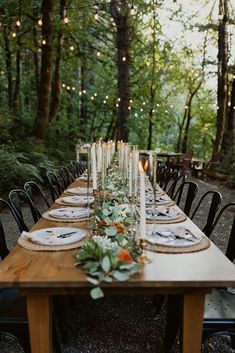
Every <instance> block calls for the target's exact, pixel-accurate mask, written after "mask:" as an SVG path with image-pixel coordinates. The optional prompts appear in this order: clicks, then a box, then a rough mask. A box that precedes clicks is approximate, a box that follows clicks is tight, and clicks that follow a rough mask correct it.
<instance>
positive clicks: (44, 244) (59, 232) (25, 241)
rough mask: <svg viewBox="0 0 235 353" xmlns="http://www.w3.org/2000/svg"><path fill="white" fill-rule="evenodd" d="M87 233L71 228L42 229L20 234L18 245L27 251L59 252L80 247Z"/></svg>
mask: <svg viewBox="0 0 235 353" xmlns="http://www.w3.org/2000/svg"><path fill="white" fill-rule="evenodd" d="M86 236H87V232H86V231H85V230H84V229H79V228H72V227H52V228H42V229H39V230H35V231H32V232H22V234H21V236H20V238H19V239H18V244H19V245H20V246H22V247H24V248H26V249H28V250H35V251H41V250H43V251H61V250H68V249H74V248H78V247H80V246H82V244H83V241H84V239H85V238H86Z"/></svg>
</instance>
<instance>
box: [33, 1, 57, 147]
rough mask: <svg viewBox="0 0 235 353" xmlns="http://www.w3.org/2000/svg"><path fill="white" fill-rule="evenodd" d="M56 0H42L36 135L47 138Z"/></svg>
mask: <svg viewBox="0 0 235 353" xmlns="http://www.w3.org/2000/svg"><path fill="white" fill-rule="evenodd" d="M53 10H54V0H42V8H41V11H42V54H41V75H40V85H39V94H38V107H37V113H36V117H35V122H34V135H35V136H36V137H38V138H39V139H42V140H43V139H45V137H46V134H47V132H48V127H49V114H50V101H51V76H52V74H51V73H52V16H53Z"/></svg>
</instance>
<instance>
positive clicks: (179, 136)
mask: <svg viewBox="0 0 235 353" xmlns="http://www.w3.org/2000/svg"><path fill="white" fill-rule="evenodd" d="M186 106H187V107H188V100H187V105H186ZM187 114H188V108H186V107H185V109H184V116H183V120H182V123H181V124H180V123H179V135H178V141H177V152H180V151H181V150H182V148H181V140H182V136H183V129H184V125H185V121H186V118H187Z"/></svg>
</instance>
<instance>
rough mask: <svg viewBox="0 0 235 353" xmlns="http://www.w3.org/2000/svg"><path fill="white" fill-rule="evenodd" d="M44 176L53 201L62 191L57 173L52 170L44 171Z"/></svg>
mask: <svg viewBox="0 0 235 353" xmlns="http://www.w3.org/2000/svg"><path fill="white" fill-rule="evenodd" d="M46 178H47V181H48V186H49V189H50V192H51V197H52V200H53V202H54V201H55V199H57V198H58V197H59V196H60V195H61V193H62V192H63V189H64V188H63V187H62V185H61V183H60V181H59V179H58V177H57V175H56V174H55V173H53V172H46Z"/></svg>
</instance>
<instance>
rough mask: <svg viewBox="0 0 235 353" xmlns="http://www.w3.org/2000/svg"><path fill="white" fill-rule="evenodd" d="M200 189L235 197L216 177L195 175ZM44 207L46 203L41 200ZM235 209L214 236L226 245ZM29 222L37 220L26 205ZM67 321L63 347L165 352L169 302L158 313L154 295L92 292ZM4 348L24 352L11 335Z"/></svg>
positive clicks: (210, 352)
mask: <svg viewBox="0 0 235 353" xmlns="http://www.w3.org/2000/svg"><path fill="white" fill-rule="evenodd" d="M196 182H197V183H198V185H199V195H198V196H197V199H199V197H200V196H201V195H203V194H204V193H205V192H206V191H208V190H217V191H219V192H220V193H221V194H222V196H223V205H225V204H227V203H228V202H232V201H235V190H232V189H229V188H227V187H226V186H223V185H220V184H219V183H217V182H211V181H210V182H205V181H200V180H196ZM40 207H42V205H41V206H40ZM206 209H207V204H206V205H204V206H203V207H202V210H201V211H200V214H199V216H198V217H197V218H195V223H196V224H197V225H198V226H200V225H202V224H203V223H202V220H203V216H204V213H205V211H206ZM234 212H235V210H233V211H231V212H228V213H227V214H226V216H225V217H223V219H222V222H221V224H220V227H217V228H216V231H215V232H214V234H213V237H212V240H213V241H214V242H215V243H216V244H217V245H218V246H219V248H220V249H221V250H222V251H224V249H225V247H226V243H227V239H228V234H229V229H228V227H227V225H228V224H231V219H232V217H233V215H234ZM25 214H26V215H27V219H28V223H29V224H32V221H31V219H30V217H29V215H28V213H27V211H26V213H25ZM3 219H4V222H7V226H8V229H9V227H10V232H9V234H11V237H10V238H9V246H10V247H12V246H14V244H15V242H16V239H17V231H16V229H15V226H14V223H13V222H12V220H11V217H10V216H9V215H8V214H7V212H5V211H4V213H3ZM67 311H68V314H67V323H66V327H67V330H68V343H67V344H66V345H63V346H62V352H63V353H75V352H76V353H144V352H161V349H162V343H163V337H164V326H165V306H163V307H162V310H161V312H160V315H159V316H158V317H157V318H156V317H155V314H154V310H153V307H152V298H151V297H135V296H133V297H132V296H129V297H106V298H104V299H102V300H99V301H93V300H92V299H90V298H88V297H81V298H77V301H76V308H75V309H74V310H71V308H70V307H69V306H68V310H67ZM0 352H1V353H21V352H23V351H22V349H21V348H20V346H19V345H18V344H17V342H16V341H14V340H13V339H12V338H7V337H6V338H3V339H2V341H0ZM178 352H179V343H178V341H177V342H176V343H175V346H174V347H173V350H172V353H178ZM202 352H203V353H230V352H232V349H231V347H230V339H229V337H228V336H225V335H224V336H220V337H218V336H216V337H212V338H210V339H209V340H207V341H206V342H205V343H204V344H203V346H202Z"/></svg>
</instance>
